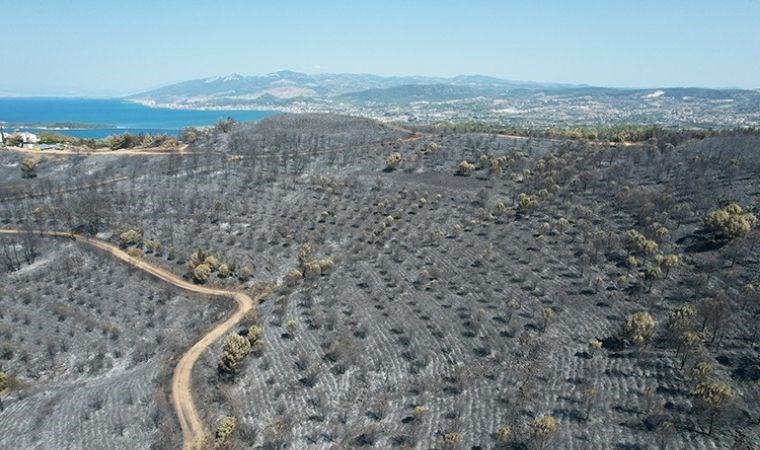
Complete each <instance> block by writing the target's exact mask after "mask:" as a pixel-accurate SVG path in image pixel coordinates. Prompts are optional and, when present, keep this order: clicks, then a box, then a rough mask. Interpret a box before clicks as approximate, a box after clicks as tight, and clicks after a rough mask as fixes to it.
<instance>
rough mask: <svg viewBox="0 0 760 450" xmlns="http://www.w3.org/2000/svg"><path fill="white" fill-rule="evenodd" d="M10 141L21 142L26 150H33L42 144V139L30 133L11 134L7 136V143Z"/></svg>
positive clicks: (17, 132) (18, 132)
mask: <svg viewBox="0 0 760 450" xmlns="http://www.w3.org/2000/svg"><path fill="white" fill-rule="evenodd" d="M9 140H15V141H20V142H21V144H22V145H21V146H22V147H25V148H33V147H34V146H35V145H36V144H39V143H40V137H39V136H37V135H36V134H34V133H29V132H28V131H16V132H14V133H11V134H6V135H5V141H6V142H7V141H9Z"/></svg>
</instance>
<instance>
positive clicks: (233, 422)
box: [214, 416, 237, 448]
mask: <svg viewBox="0 0 760 450" xmlns="http://www.w3.org/2000/svg"><path fill="white" fill-rule="evenodd" d="M235 428H237V418H235V417H234V416H225V417H223V418H222V420H220V421H219V424H218V425H217V426H216V434H215V436H214V446H215V447H216V448H219V447H221V446H223V445H224V444H226V443H227V441H228V440H229V438H230V436H231V435H232V433H233V432H234V431H235Z"/></svg>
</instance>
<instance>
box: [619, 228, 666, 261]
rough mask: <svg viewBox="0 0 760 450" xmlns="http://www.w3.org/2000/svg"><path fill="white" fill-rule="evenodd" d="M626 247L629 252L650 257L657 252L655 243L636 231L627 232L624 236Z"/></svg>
mask: <svg viewBox="0 0 760 450" xmlns="http://www.w3.org/2000/svg"><path fill="white" fill-rule="evenodd" d="M625 237H626V247H627V248H628V250H629V251H632V252H637V253H643V254H646V255H651V254H653V253H655V252H656V251H657V249H658V248H659V246H658V245H657V242H655V241H653V240H650V239H647V237H646V236H644V235H643V234H641V233H640V232H639V231H637V230H628V232H626V234H625Z"/></svg>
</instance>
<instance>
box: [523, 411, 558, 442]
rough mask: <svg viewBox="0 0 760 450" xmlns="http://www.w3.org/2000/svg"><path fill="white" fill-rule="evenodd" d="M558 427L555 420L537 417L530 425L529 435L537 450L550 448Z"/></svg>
mask: <svg viewBox="0 0 760 450" xmlns="http://www.w3.org/2000/svg"><path fill="white" fill-rule="evenodd" d="M558 428H559V425H558V423H557V419H555V418H554V417H552V416H541V417H537V418H536V419H534V420H533V422H531V424H530V429H531V434H532V435H533V440H534V442H535V445H536V449H537V450H544V449H547V448H550V447H551V441H552V439H553V438H554V435H555V434H556V433H557V429H558Z"/></svg>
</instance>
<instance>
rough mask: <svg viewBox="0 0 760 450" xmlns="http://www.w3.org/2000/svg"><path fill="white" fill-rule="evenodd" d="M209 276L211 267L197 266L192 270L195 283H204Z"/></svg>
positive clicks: (205, 265)
mask: <svg viewBox="0 0 760 450" xmlns="http://www.w3.org/2000/svg"><path fill="white" fill-rule="evenodd" d="M210 276H211V266H209V265H208V264H198V265H197V266H195V268H194V269H193V280H195V281H196V282H197V283H205V282H206V281H208V277H210Z"/></svg>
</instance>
